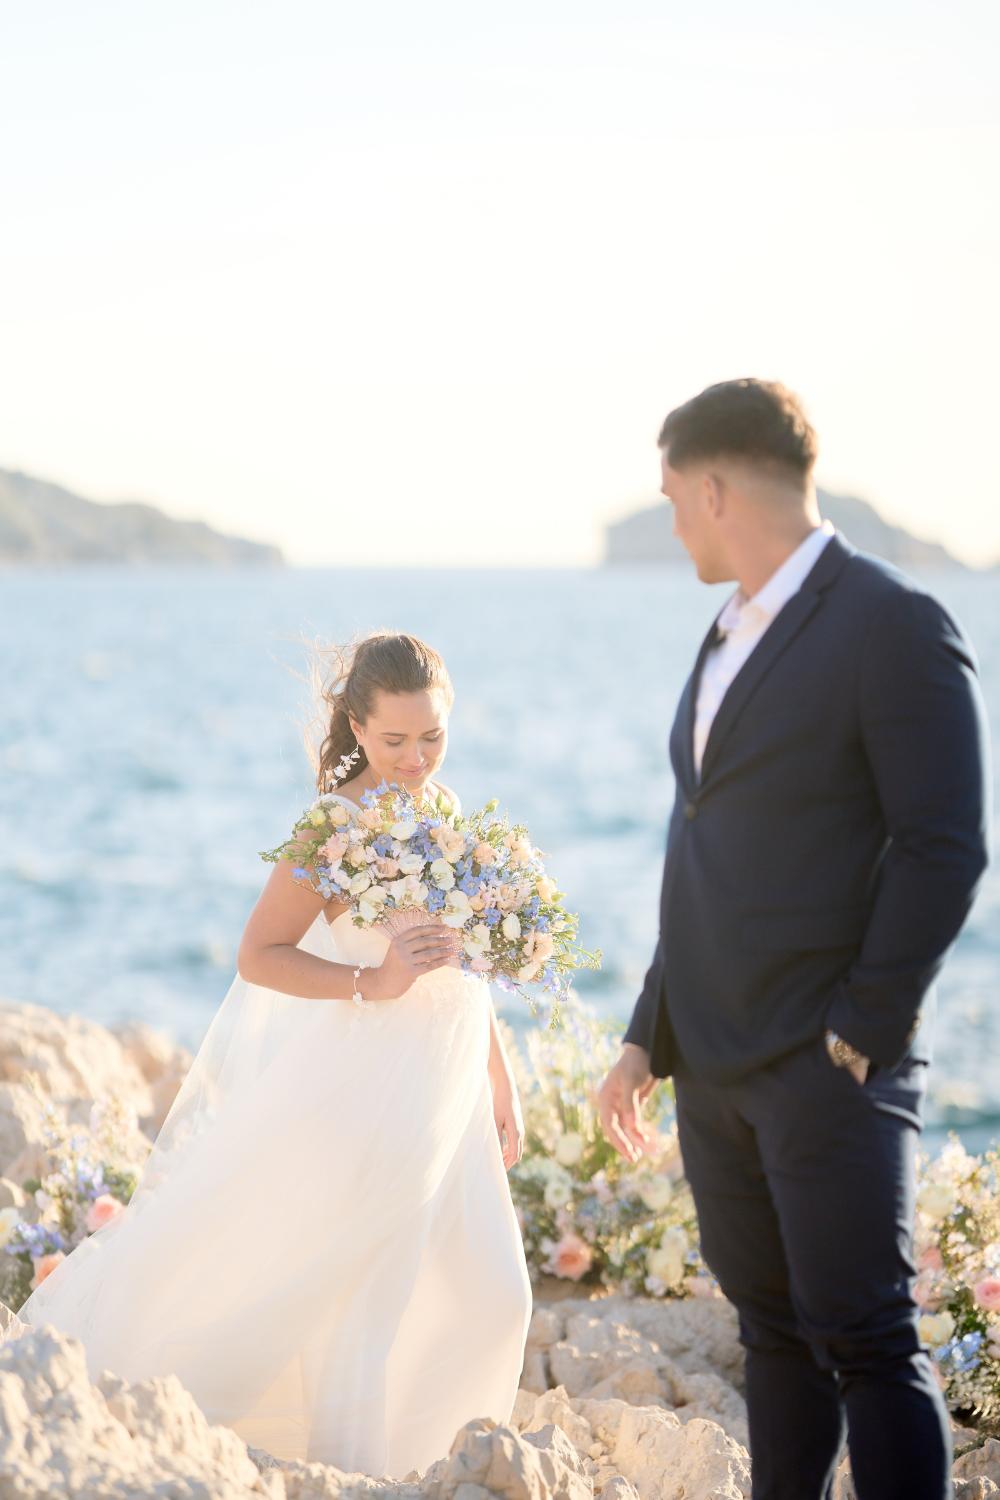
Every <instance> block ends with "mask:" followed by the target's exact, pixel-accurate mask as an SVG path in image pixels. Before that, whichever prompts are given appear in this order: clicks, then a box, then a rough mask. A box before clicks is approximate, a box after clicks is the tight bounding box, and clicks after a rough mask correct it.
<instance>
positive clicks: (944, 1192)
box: [917, 1182, 956, 1223]
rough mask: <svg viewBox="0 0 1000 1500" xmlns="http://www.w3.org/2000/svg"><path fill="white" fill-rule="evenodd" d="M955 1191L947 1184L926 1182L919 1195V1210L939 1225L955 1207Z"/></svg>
mask: <svg viewBox="0 0 1000 1500" xmlns="http://www.w3.org/2000/svg"><path fill="white" fill-rule="evenodd" d="M955 1201H956V1200H955V1190H954V1188H953V1187H950V1186H949V1184H948V1183H946V1182H926V1183H924V1185H923V1187H922V1188H921V1189H920V1191H919V1192H918V1193H917V1208H918V1209H919V1210H920V1212H921V1213H922V1214H926V1215H927V1217H928V1218H929V1219H931V1220H933V1221H934V1223H937V1222H938V1221H939V1220H941V1219H946V1218H947V1217H948V1215H949V1214H950V1213H951V1211H952V1209H953V1208H954V1207H955Z"/></svg>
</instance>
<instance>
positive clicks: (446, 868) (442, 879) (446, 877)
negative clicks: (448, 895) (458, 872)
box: [430, 859, 455, 891]
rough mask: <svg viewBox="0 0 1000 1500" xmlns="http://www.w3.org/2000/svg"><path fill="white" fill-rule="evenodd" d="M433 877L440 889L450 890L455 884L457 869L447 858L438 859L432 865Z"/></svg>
mask: <svg viewBox="0 0 1000 1500" xmlns="http://www.w3.org/2000/svg"><path fill="white" fill-rule="evenodd" d="M430 873H431V879H432V880H433V882H434V884H435V885H436V886H437V888H438V890H439V891H450V890H451V889H452V888H453V886H454V884H455V871H454V870H453V869H452V867H451V865H450V864H449V863H448V861H447V860H446V859H436V860H434V862H433V864H432V865H431V867H430Z"/></svg>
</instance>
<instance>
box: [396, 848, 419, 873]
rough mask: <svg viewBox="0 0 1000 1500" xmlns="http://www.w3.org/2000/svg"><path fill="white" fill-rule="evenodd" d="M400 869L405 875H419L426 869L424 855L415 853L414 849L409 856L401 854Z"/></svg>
mask: <svg viewBox="0 0 1000 1500" xmlns="http://www.w3.org/2000/svg"><path fill="white" fill-rule="evenodd" d="M399 868H400V869H401V870H402V872H403V874H404V875H419V874H420V873H421V871H422V870H423V868H424V860H423V855H421V854H417V853H415V852H414V851H413V850H412V849H411V850H410V851H409V853H407V854H401V855H400V858H399Z"/></svg>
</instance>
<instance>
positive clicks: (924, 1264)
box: [917, 1245, 944, 1271]
mask: <svg viewBox="0 0 1000 1500" xmlns="http://www.w3.org/2000/svg"><path fill="white" fill-rule="evenodd" d="M943 1265H944V1261H943V1260H942V1258H941V1251H940V1250H939V1249H938V1247H937V1245H928V1246H927V1249H926V1250H925V1251H924V1252H923V1254H922V1255H921V1256H920V1259H919V1260H918V1261H917V1269H918V1270H920V1271H940V1270H941V1268H942V1266H943Z"/></svg>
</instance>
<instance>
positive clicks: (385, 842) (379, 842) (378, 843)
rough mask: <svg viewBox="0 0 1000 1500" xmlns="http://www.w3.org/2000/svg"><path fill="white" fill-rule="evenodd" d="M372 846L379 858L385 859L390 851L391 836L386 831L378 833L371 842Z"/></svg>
mask: <svg viewBox="0 0 1000 1500" xmlns="http://www.w3.org/2000/svg"><path fill="white" fill-rule="evenodd" d="M372 848H373V849H374V850H375V853H376V854H377V855H378V856H379V858H380V859H387V858H388V857H389V855H390V854H391V853H392V838H391V836H390V835H389V834H388V833H380V834H379V836H378V838H377V839H376V840H375V842H374V843H373V844H372Z"/></svg>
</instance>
